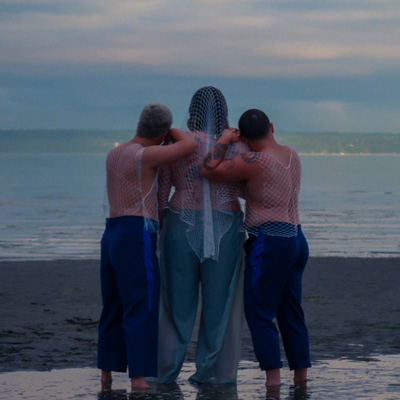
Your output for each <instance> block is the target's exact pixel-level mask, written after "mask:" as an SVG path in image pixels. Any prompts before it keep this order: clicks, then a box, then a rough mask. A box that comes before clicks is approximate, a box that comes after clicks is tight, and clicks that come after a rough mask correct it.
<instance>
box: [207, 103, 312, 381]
mask: <svg viewBox="0 0 400 400" xmlns="http://www.w3.org/2000/svg"><path fill="white" fill-rule="evenodd" d="M239 140H242V141H245V142H246V143H247V144H248V145H249V146H250V148H251V152H248V153H246V154H242V155H241V156H237V157H235V158H233V159H232V160H229V161H224V154H225V152H226V151H227V149H229V146H231V143H235V142H237V141H239ZM201 173H202V176H204V177H206V178H208V179H210V180H212V181H216V182H236V181H241V182H245V185H246V195H245V199H246V219H245V227H246V230H247V232H248V234H249V239H248V240H247V241H246V244H245V249H246V270H245V278H244V302H245V315H246V319H247V323H248V325H249V328H250V332H251V336H252V339H253V347H254V353H255V355H256V357H257V360H258V361H259V363H260V368H261V369H262V370H265V371H266V378H267V381H266V385H267V386H268V387H273V386H279V385H280V384H281V380H280V369H281V368H282V361H281V355H280V345H279V333H278V329H277V327H276V326H275V323H274V321H273V320H274V319H275V318H276V320H277V322H278V327H279V331H280V334H281V337H282V341H283V345H284V349H285V352H286V357H287V359H288V363H289V368H290V370H294V383H295V384H302V383H304V382H305V381H306V380H307V369H308V368H309V367H311V363H310V356H309V338H308V331H307V327H306V324H305V320H304V313H303V309H302V306H301V292H302V276H303V272H304V269H305V267H306V264H307V260H308V254H309V251H308V244H307V240H306V238H305V236H304V234H303V232H302V230H301V225H300V218H299V210H298V201H299V193H300V181H301V163H300V158H299V156H298V154H297V153H296V151H295V150H293V149H291V148H290V147H287V146H282V145H280V144H279V143H277V142H276V140H275V138H274V126H273V124H272V123H270V120H269V118H268V117H267V115H266V114H265V113H264V112H262V111H261V110H257V109H251V110H248V111H246V112H245V113H244V114H243V115H242V116H241V117H240V119H239V130H236V129H227V130H225V131H224V132H223V134H222V136H221V137H220V139H219V140H218V142H217V143H216V144H215V146H214V147H213V148H212V149H211V151H210V153H209V154H208V156H207V157H206V159H205V161H204V165H203V168H202V172H201Z"/></svg>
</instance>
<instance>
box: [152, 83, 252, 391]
mask: <svg viewBox="0 0 400 400" xmlns="http://www.w3.org/2000/svg"><path fill="white" fill-rule="evenodd" d="M187 126H188V128H189V130H190V132H189V135H190V136H191V137H193V138H194V139H195V140H196V141H197V142H198V144H199V147H198V149H197V151H196V152H195V153H194V154H192V155H191V156H189V157H187V158H185V159H182V160H179V161H176V162H174V163H172V164H170V165H169V166H166V167H163V168H162V170H161V171H160V179H159V182H160V190H159V206H160V214H161V215H162V216H163V218H162V219H161V223H162V229H161V234H160V271H161V309H160V334H159V338H160V341H159V381H160V382H161V383H172V382H174V381H175V380H176V379H177V377H178V375H179V372H180V370H181V367H182V364H183V361H184V358H185V354H186V350H187V346H188V344H189V342H190V339H191V336H192V331H193V327H194V323H195V319H196V313H197V306H198V301H199V298H200V290H201V300H202V301H201V318H200V328H199V335H198V340H197V349H196V373H195V374H194V375H192V376H191V378H190V379H191V380H192V381H196V382H201V383H205V382H209V383H229V382H235V381H236V376H237V368H238V362H239V352H240V346H241V332H242V322H243V317H242V316H243V308H242V307H243V306H242V297H241V296H242V288H241V285H242V279H240V277H241V271H242V268H241V266H242V259H243V257H242V256H243V254H242V251H243V250H242V244H243V240H244V232H243V230H242V219H243V213H242V211H241V206H240V203H239V195H240V194H241V193H242V189H243V186H242V185H241V184H240V183H213V182H209V181H208V180H207V179H204V178H203V177H202V176H201V174H200V171H201V165H202V163H203V160H204V157H205V156H206V154H207V153H208V152H209V151H210V149H211V148H212V147H213V146H214V144H215V143H216V142H217V140H218V138H219V137H220V136H221V134H222V132H223V131H224V130H225V129H226V128H228V127H229V124H228V108H227V104H226V101H225V98H224V96H223V94H222V93H221V91H220V90H219V89H217V88H215V87H211V86H208V87H203V88H201V89H199V90H197V91H196V92H195V94H194V95H193V97H192V99H191V102H190V106H189V119H188V121H187ZM246 151H248V147H247V145H245V144H244V143H238V144H233V145H232V146H230V147H229V149H228V150H227V152H226V158H232V157H234V156H235V155H236V154H239V153H242V152H246Z"/></svg>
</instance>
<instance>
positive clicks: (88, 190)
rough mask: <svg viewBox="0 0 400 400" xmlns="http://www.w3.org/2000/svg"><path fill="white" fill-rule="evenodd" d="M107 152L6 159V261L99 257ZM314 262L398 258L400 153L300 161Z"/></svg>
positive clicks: (1, 250)
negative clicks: (334, 258)
mask: <svg viewBox="0 0 400 400" xmlns="http://www.w3.org/2000/svg"><path fill="white" fill-rule="evenodd" d="M105 159H106V154H105V153H101V154H99V153H97V154H93V153H90V154H89V153H88V154H82V153H67V154H65V153H58V154H51V153H42V154H40V153H35V154H29V153H0V261H2V260H3V261H4V260H45V259H60V258H67V259H79V258H80V259H88V258H90V259H93V258H94V259H97V258H99V254H100V253H99V249H100V244H99V243H100V239H101V235H102V232H103V229H104V220H105V217H106V216H105V214H104V211H103V202H104V194H105ZM301 160H302V165H303V186H302V193H301V202H300V212H301V219H302V225H303V230H304V232H305V234H306V236H307V238H308V241H309V245H310V251H311V256H345V257H351V256H354V257H399V256H400V238H399V236H400V235H399V232H400V230H399V226H400V212H399V211H400V179H399V172H400V155H301Z"/></svg>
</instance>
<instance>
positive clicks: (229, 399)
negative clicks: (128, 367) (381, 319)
mask: <svg viewBox="0 0 400 400" xmlns="http://www.w3.org/2000/svg"><path fill="white" fill-rule="evenodd" d="M193 372H194V364H192V363H187V364H185V365H184V368H183V371H182V373H181V375H180V377H179V380H178V382H177V384H174V385H156V384H152V388H151V389H150V390H148V391H147V392H145V393H140V392H131V390H130V389H129V386H130V385H129V379H128V377H127V375H126V374H120V373H118V374H114V382H113V388H112V390H111V391H103V392H102V391H101V387H100V382H99V376H100V375H99V371H98V370H96V369H93V368H81V369H78V368H75V369H63V370H52V371H49V372H36V371H29V372H25V371H24V372H10V373H4V374H0V399H8V400H14V399H43V400H45V399H46V400H47V399H82V400H89V399H98V400H122V399H133V398H141V399H143V400H150V399H151V400H159V399H171V400H172V399H182V400H183V399H184V400H189V399H190V400H192V399H193V400H239V399H243V400H253V399H266V400H273V399H274V400H283V399H285V400H301V399H302V400H303V399H304V400H305V399H315V400H317V399H318V400H323V399H344V400H345V399H349V400H350V399H351V400H354V399H357V400H398V399H400V355H386V356H374V357H371V358H366V359H363V360H359V361H350V360H346V359H341V360H329V361H319V362H315V363H314V367H313V368H312V369H311V370H310V372H309V381H308V382H307V387H306V388H302V387H299V386H293V385H292V384H291V376H292V374H291V373H290V372H289V371H288V370H287V369H283V370H282V386H281V387H280V389H278V390H277V389H275V390H268V391H267V390H266V388H265V386H264V382H265V377H264V374H263V372H261V371H260V370H259V369H258V367H257V364H256V363H253V362H250V361H241V362H240V367H239V374H238V384H237V385H193V384H191V383H189V382H188V378H189V376H190V375H191V374H192V373H193Z"/></svg>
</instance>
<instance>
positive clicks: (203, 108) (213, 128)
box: [187, 86, 229, 136]
mask: <svg viewBox="0 0 400 400" xmlns="http://www.w3.org/2000/svg"><path fill="white" fill-rule="evenodd" d="M187 126H188V128H189V129H190V130H191V131H200V132H207V133H209V134H210V135H213V136H220V135H221V133H222V131H223V130H224V129H226V128H228V127H229V122H228V106H227V104H226V100H225V97H224V95H223V94H222V93H221V91H220V90H219V89H217V88H215V87H213V86H205V87H202V88H200V89H199V90H197V91H196V92H195V94H194V95H193V97H192V100H191V102H190V106H189V120H188V122H187Z"/></svg>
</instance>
